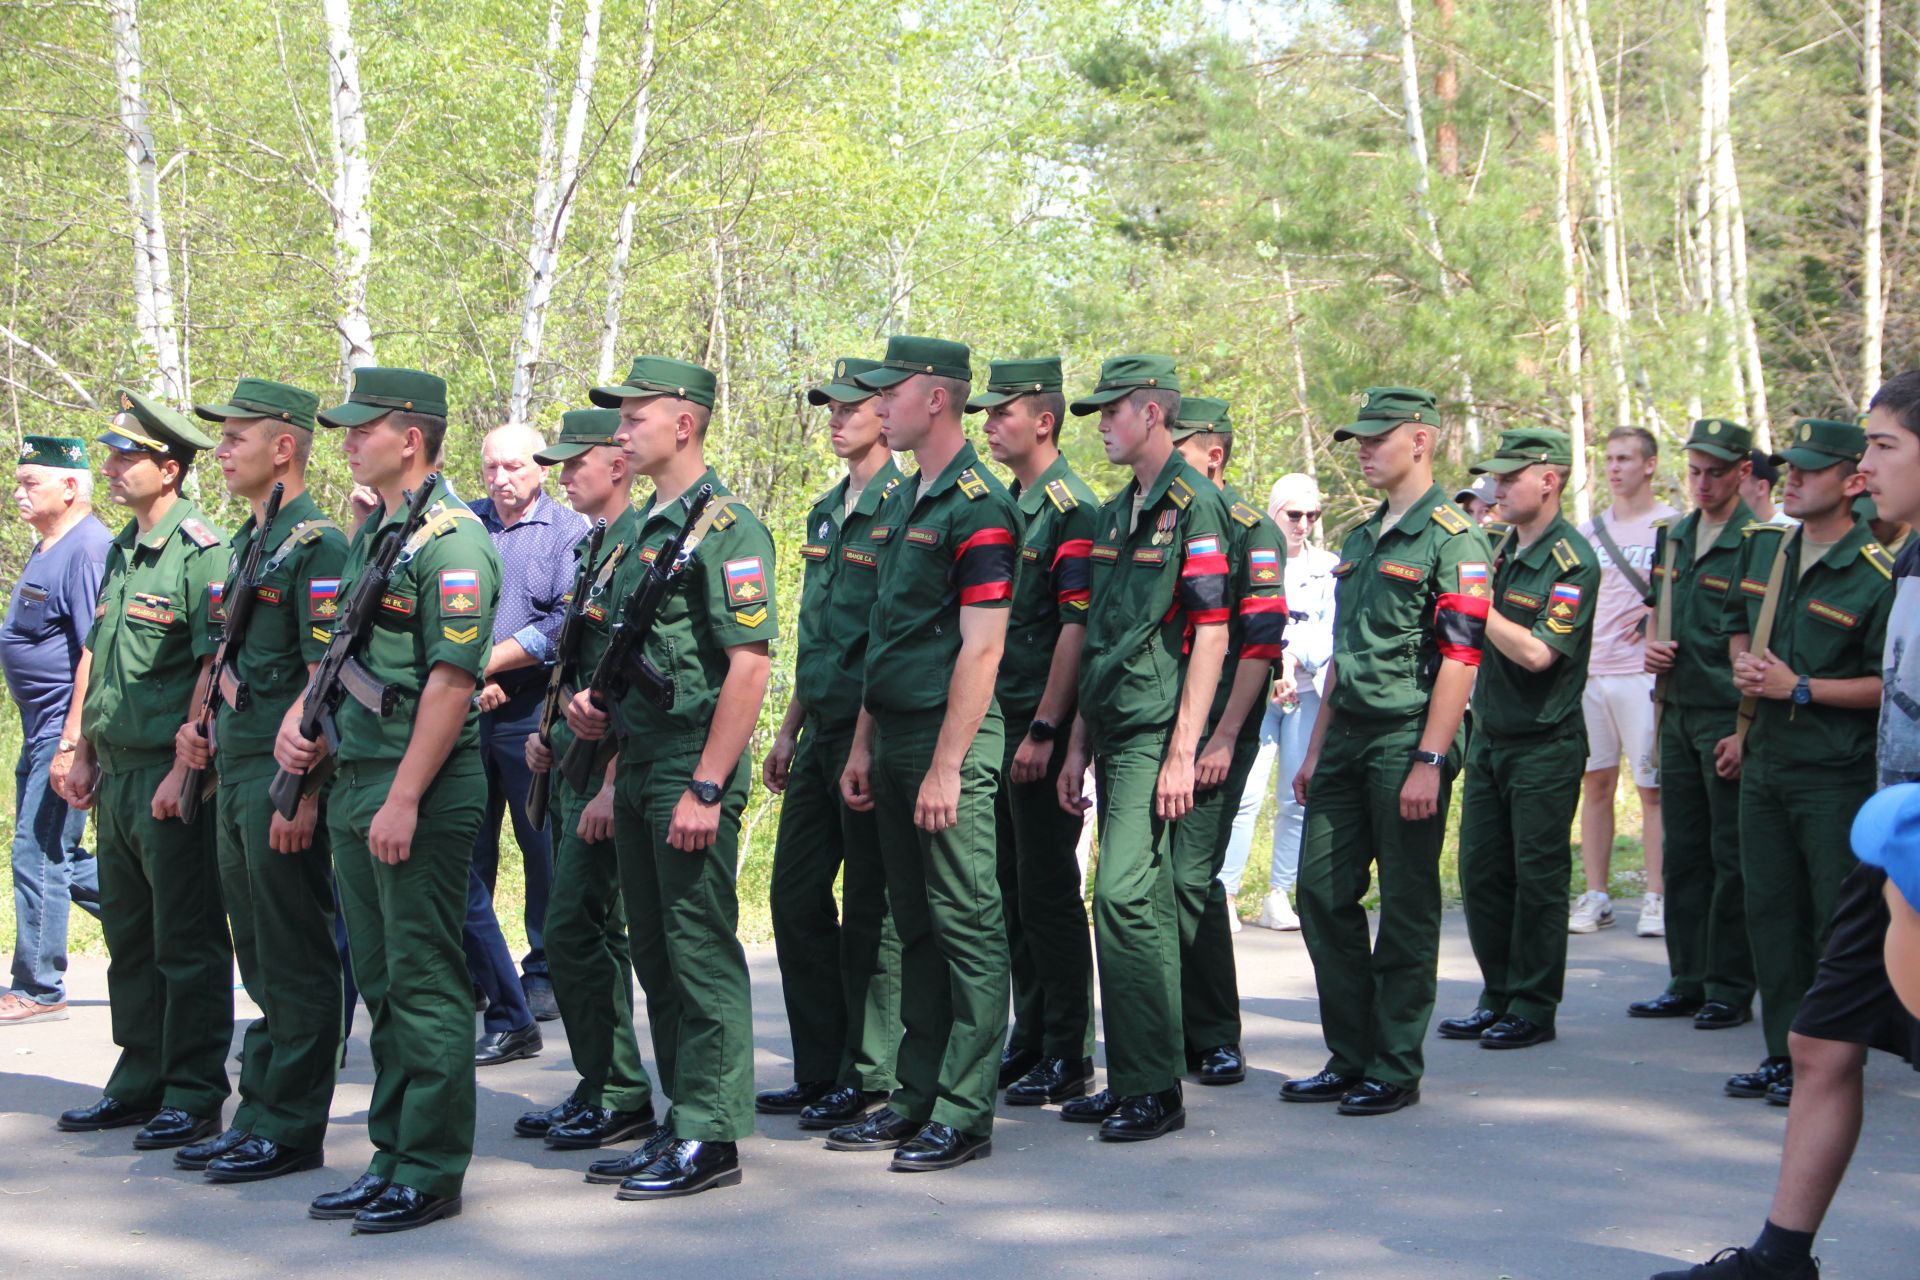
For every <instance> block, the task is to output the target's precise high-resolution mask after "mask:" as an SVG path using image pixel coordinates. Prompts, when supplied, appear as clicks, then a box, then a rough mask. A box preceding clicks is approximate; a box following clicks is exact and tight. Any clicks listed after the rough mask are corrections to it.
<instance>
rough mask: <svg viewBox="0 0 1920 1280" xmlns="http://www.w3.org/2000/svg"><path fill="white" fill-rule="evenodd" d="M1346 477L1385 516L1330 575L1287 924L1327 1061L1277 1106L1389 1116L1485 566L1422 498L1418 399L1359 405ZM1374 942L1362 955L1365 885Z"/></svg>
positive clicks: (1410, 1090)
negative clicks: (1328, 660) (1370, 888)
mask: <svg viewBox="0 0 1920 1280" xmlns="http://www.w3.org/2000/svg"><path fill="white" fill-rule="evenodd" d="M1356 437H1358V438H1359V440H1360V445H1359V450H1358V451H1359V455H1360V470H1361V474H1362V475H1364V476H1365V477H1366V480H1367V483H1369V484H1371V485H1372V486H1373V487H1374V488H1376V489H1379V490H1381V491H1382V493H1384V494H1385V500H1384V501H1382V502H1381V504H1380V506H1379V507H1378V508H1377V509H1376V510H1375V511H1374V513H1373V516H1372V517H1371V518H1370V519H1368V520H1367V521H1366V522H1365V523H1364V524H1362V525H1360V526H1359V527H1358V528H1356V529H1354V530H1352V531H1351V532H1349V533H1348V534H1347V536H1346V539H1345V541H1344V542H1343V543H1342V544H1341V548H1340V563H1339V564H1337V565H1336V566H1334V570H1333V574H1334V577H1335V579H1337V581H1338V585H1337V586H1336V587H1335V588H1334V600H1335V605H1336V609H1337V612H1336V614H1335V619H1334V645H1333V648H1334V660H1333V665H1332V666H1331V667H1330V668H1329V669H1328V671H1327V692H1326V696H1325V699H1324V700H1323V701H1322V702H1321V704H1320V714H1319V716H1318V717H1317V718H1316V719H1315V721H1314V726H1313V738H1312V740H1311V741H1310V742H1309V743H1308V745H1307V754H1306V760H1305V762H1304V763H1303V764H1302V765H1301V767H1300V772H1299V774H1298V775H1297V776H1296V777H1295V778H1294V780H1293V792H1294V797H1295V799H1297V800H1299V801H1300V802H1301V803H1303V804H1305V805H1306V806H1307V830H1306V836H1305V842H1304V845H1303V847H1302V850H1301V854H1300V888H1299V894H1300V920H1301V927H1302V929H1303V930H1304V931H1305V933H1306V939H1307V952H1308V954H1309V955H1311V956H1312V957H1313V976H1314V981H1315V984H1316V985H1317V986H1318V988H1319V991H1320V1022H1321V1029H1322V1032H1323V1034H1324V1035H1325V1036H1326V1041H1327V1048H1328V1050H1329V1051H1330V1055H1331V1056H1330V1057H1329V1058H1328V1060H1327V1065H1326V1066H1325V1067H1324V1068H1323V1069H1321V1070H1320V1071H1319V1072H1318V1073H1317V1074H1315V1075H1312V1076H1306V1077H1303V1078H1301V1079H1297V1080H1289V1081H1287V1082H1286V1083H1285V1084H1284V1085H1282V1086H1281V1087H1280V1097H1281V1098H1282V1099H1283V1100H1284V1101H1287V1102H1338V1103H1339V1104H1340V1112H1341V1114H1342V1115H1356V1116H1370V1115H1387V1114H1389V1113H1391V1112H1395V1111H1398V1110H1400V1109H1401V1108H1402V1107H1405V1106H1408V1105H1410V1104H1412V1103H1414V1102H1417V1101H1419V1099H1420V1076H1421V1073H1422V1071H1423V1069H1424V1058H1423V1055H1422V1052H1421V1049H1422V1045H1423V1042H1424V1041H1425V1039H1426V1031H1427V1019H1428V1018H1429V1017H1430V1016H1431V1015H1432V1013H1433V1000H1434V984H1435V979H1436V973H1437V965H1438V961H1439V949H1440V846H1441V842H1442V841H1443V839H1444V838H1445V834H1446V822H1447V802H1448V800H1449V798H1450V792H1451V790H1452V785H1453V778H1454V775H1455V774H1457V773H1458V772H1459V769H1460V763H1461V753H1462V751H1463V749H1464V747H1465V741H1464V739H1465V728H1464V724H1463V721H1464V718H1465V714H1466V709H1467V699H1468V697H1469V696H1470V695H1471V694H1472V692H1473V681H1474V675H1475V673H1476V671H1477V670H1478V668H1479V665H1480V651H1481V645H1482V641H1483V640H1484V637H1485V631H1486V619H1487V604H1488V597H1489V596H1490V595H1491V588H1490V586H1489V573H1488V567H1487V566H1488V562H1489V561H1490V560H1491V558H1492V557H1491V556H1490V554H1489V552H1488V549H1487V542H1486V539H1485V538H1484V537H1482V536H1481V533H1480V530H1479V529H1478V528H1476V527H1475V526H1474V524H1473V522H1472V521H1470V520H1468V519H1467V517H1466V516H1465V515H1463V514H1462V513H1461V511H1460V508H1458V507H1456V506H1454V505H1453V503H1451V502H1449V501H1447V494H1446V490H1444V489H1442V488H1441V487H1440V486H1439V485H1436V484H1435V483H1434V482H1433V457H1434V450H1435V448H1436V446H1437V445H1438V443H1439V438H1440V415H1439V412H1438V410H1437V409H1436V408H1435V406H1434V400H1433V396H1432V394H1431V393H1429V392H1426V391H1417V390H1413V389H1410V388H1406V387H1373V388H1370V389H1369V390H1368V391H1367V398H1366V404H1365V406H1364V407H1363V408H1362V409H1361V410H1360V415H1359V420H1358V421H1356V422H1354V423H1353V424H1352V425H1350V426H1346V427H1342V428H1341V429H1340V430H1339V431H1336V432H1335V433H1334V437H1333V438H1334V439H1335V440H1350V439H1354V438H1356ZM1376 866H1377V867H1378V870H1379V878H1380V932H1379V939H1378V941H1377V942H1375V943H1374V945H1373V947H1372V951H1371V954H1369V950H1368V946H1367V942H1368V937H1367V934H1368V930H1367V912H1366V908H1365V907H1364V906H1362V905H1361V899H1362V898H1364V897H1365V896H1366V893H1367V885H1368V880H1369V871H1370V870H1372V869H1373V868H1374V867H1376Z"/></svg>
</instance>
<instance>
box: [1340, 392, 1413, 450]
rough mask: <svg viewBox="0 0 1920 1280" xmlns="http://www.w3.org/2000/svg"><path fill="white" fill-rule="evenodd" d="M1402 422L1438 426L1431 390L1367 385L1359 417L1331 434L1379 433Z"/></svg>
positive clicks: (1343, 437) (1348, 436)
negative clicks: (1364, 400)
mask: <svg viewBox="0 0 1920 1280" xmlns="http://www.w3.org/2000/svg"><path fill="white" fill-rule="evenodd" d="M1403 422H1418V423H1422V424H1424V425H1426V426H1429V427H1437V426H1439V425H1440V410H1439V409H1438V408H1436V407H1435V405H1434V400H1433V392H1431V391H1421V390H1419V389H1417V388H1414V387H1368V388H1367V399H1366V403H1365V404H1363V405H1361V406H1360V416H1359V418H1358V419H1357V420H1356V421H1354V422H1350V423H1348V424H1347V425H1346V426H1344V427H1341V428H1340V429H1339V430H1338V431H1336V432H1334V433H1333V438H1334V439H1335V440H1351V439H1353V438H1354V437H1355V436H1383V435H1385V434H1387V432H1389V431H1391V430H1393V429H1394V428H1395V427H1397V426H1399V425H1400V424H1401V423H1403Z"/></svg>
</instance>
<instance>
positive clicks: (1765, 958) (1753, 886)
mask: <svg viewBox="0 0 1920 1280" xmlns="http://www.w3.org/2000/svg"><path fill="white" fill-rule="evenodd" d="M1866 450H1867V433H1866V432H1865V430H1863V429H1862V428H1860V427H1858V426H1856V425H1854V424H1853V423H1851V422H1831V421H1821V420H1818V419H1810V420H1807V421H1803V422H1801V423H1799V424H1798V425H1797V426H1795V427H1794V430H1793V437H1792V444H1791V445H1790V446H1789V447H1788V449H1787V450H1786V451H1785V452H1784V453H1782V454H1779V455H1777V456H1776V457H1775V458H1774V459H1773V461H1774V465H1775V466H1780V465H1783V464H1784V465H1785V466H1786V468H1787V485H1786V492H1785V498H1784V507H1785V509H1786V513H1787V514H1788V515H1790V516H1792V517H1793V518H1795V519H1796V520H1798V521H1799V522H1800V525H1799V527H1798V528H1797V529H1783V528H1781V527H1780V526H1779V525H1775V524H1751V525H1748V526H1747V530H1746V537H1745V538H1744V540H1743V541H1742V545H1741V548H1740V558H1739V561H1738V568H1737V570H1736V573H1737V579H1738V582H1739V587H1740V589H1739V590H1738V591H1737V592H1729V593H1728V594H1727V607H1726V612H1725V614H1724V615H1723V617H1722V628H1723V629H1724V631H1725V632H1726V635H1727V637H1728V645H1729V653H1730V655H1731V657H1732V660H1733V683H1734V687H1735V688H1736V689H1738V690H1739V692H1740V694H1741V696H1742V697H1743V698H1746V699H1750V700H1751V701H1750V702H1747V703H1743V704H1742V708H1741V709H1742V711H1743V712H1750V713H1751V715H1752V717H1753V719H1752V722H1751V726H1750V727H1749V729H1748V731H1747V736H1746V741H1745V743H1744V744H1743V746H1742V750H1741V756H1740V874H1741V878H1742V880H1743V881H1744V882H1745V884H1746V908H1747V934H1748V937H1749V938H1750V939H1751V940H1752V943H1753V968H1754V976H1755V978H1756V979H1757V982H1758V986H1759V992H1760V1023H1761V1028H1762V1030H1763V1031H1764V1032H1765V1033H1766V1040H1767V1057H1766V1060H1765V1061H1764V1062H1762V1063H1761V1064H1760V1066H1759V1068H1758V1069H1757V1070H1754V1071H1746V1072H1741V1073H1740V1074H1738V1075H1736V1076H1734V1077H1733V1078H1731V1079H1730V1080H1728V1081H1727V1084H1726V1091H1727V1092H1728V1093H1729V1094H1731V1095H1732V1096H1734V1097H1736V1098H1759V1097H1764V1098H1766V1099H1767V1100H1768V1101H1770V1102H1775V1101H1777V1102H1781V1103H1786V1102H1789V1101H1791V1099H1792V1097H1793V1059H1792V1058H1791V1057H1790V1056H1789V1054H1788V1050H1787V1032H1788V1030H1789V1029H1790V1028H1791V1027H1792V1025H1793V1019H1794V1015H1795V1014H1796V1013H1798V1012H1799V1009H1800V999H1801V997H1802V996H1804V995H1805V994H1806V992H1807V988H1808V987H1809V986H1811V985H1812V983H1813V977H1814V970H1815V969H1816V967H1817V966H1818V964H1819V960H1820V956H1821V955H1822V953H1824V952H1825V950H1826V946H1827V935H1828V933H1829V932H1830V931H1831V928H1832V921H1833V913H1834V905H1835V903H1836V902H1837V901H1838V899H1839V895H1840V883H1841V881H1843V880H1845V879H1846V878H1847V873H1848V872H1849V871H1851V870H1852V869H1853V867H1854V865H1855V862H1854V859H1853V857H1852V856H1851V855H1850V853H1849V851H1848V849H1847V846H1846V842H1845V841H1844V840H1842V839H1839V838H1838V833H1840V832H1843V831H1846V830H1848V829H1849V828H1851V827H1852V825H1853V817H1854V814H1856V813H1858V812H1859V810H1860V806H1861V805H1863V804H1865V803H1866V800H1867V797H1868V796H1870V795H1872V794H1873V790H1874V784H1875V775H1874V747H1875V738H1876V734H1877V732H1878V719H1879V709H1880V692H1881V689H1880V668H1881V660H1882V656H1883V655H1882V650H1883V649H1884V647H1885V644H1886V630H1887V616H1888V613H1889V611H1890V610H1891V609H1892V606H1893V584H1892V581H1891V579H1892V575H1893V559H1892V557H1891V556H1889V555H1888V554H1887V553H1886V551H1885V550H1884V549H1883V548H1882V547H1881V546H1880V544H1879V543H1878V542H1876V541H1875V540H1874V536H1873V531H1872V530H1871V529H1869V528H1868V527H1867V524H1866V522H1865V521H1856V520H1855V518H1854V514H1853V503H1854V500H1855V499H1856V498H1858V497H1859V496H1860V495H1861V494H1863V493H1864V492H1865V491H1866V477H1865V476H1862V475H1859V474H1857V473H1856V472H1855V470H1854V468H1855V466H1856V465H1857V464H1858V463H1859V461H1860V459H1861V458H1862V457H1864V456H1865V455H1866ZM1768 605H1771V606H1772V608H1771V616H1768ZM1763 627H1764V628H1765V635H1764V636H1763V635H1762V634H1761V632H1762V628H1763Z"/></svg>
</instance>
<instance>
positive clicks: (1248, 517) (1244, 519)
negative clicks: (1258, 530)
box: [1227, 502, 1260, 529]
mask: <svg viewBox="0 0 1920 1280" xmlns="http://www.w3.org/2000/svg"><path fill="white" fill-rule="evenodd" d="M1227 514H1228V515H1231V516H1232V517H1233V518H1234V519H1235V520H1237V521H1239V522H1240V523H1241V524H1243V525H1245V526H1247V528H1249V529H1251V528H1253V527H1254V526H1255V525H1257V524H1259V523H1260V513H1259V512H1258V511H1255V510H1254V509H1253V508H1252V507H1250V506H1248V505H1247V504H1246V503H1244V502H1236V503H1234V504H1233V506H1232V507H1231V508H1230V509H1229V510H1228V512H1227Z"/></svg>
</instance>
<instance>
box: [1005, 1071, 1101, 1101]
mask: <svg viewBox="0 0 1920 1280" xmlns="http://www.w3.org/2000/svg"><path fill="white" fill-rule="evenodd" d="M1091 1088H1093V1080H1092V1078H1090V1077H1089V1078H1088V1079H1085V1080H1075V1081H1073V1082H1072V1083H1070V1084H1063V1085H1060V1086H1058V1087H1057V1088H1053V1089H1049V1090H1047V1091H1046V1092H1045V1093H1012V1092H1009V1093H1007V1094H1006V1099H1007V1105H1008V1106H1010V1107H1044V1106H1048V1105H1054V1106H1057V1105H1059V1104H1060V1103H1062V1102H1071V1101H1073V1100H1074V1099H1075V1098H1084V1097H1086V1096H1087V1090H1089V1089H1091Z"/></svg>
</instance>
